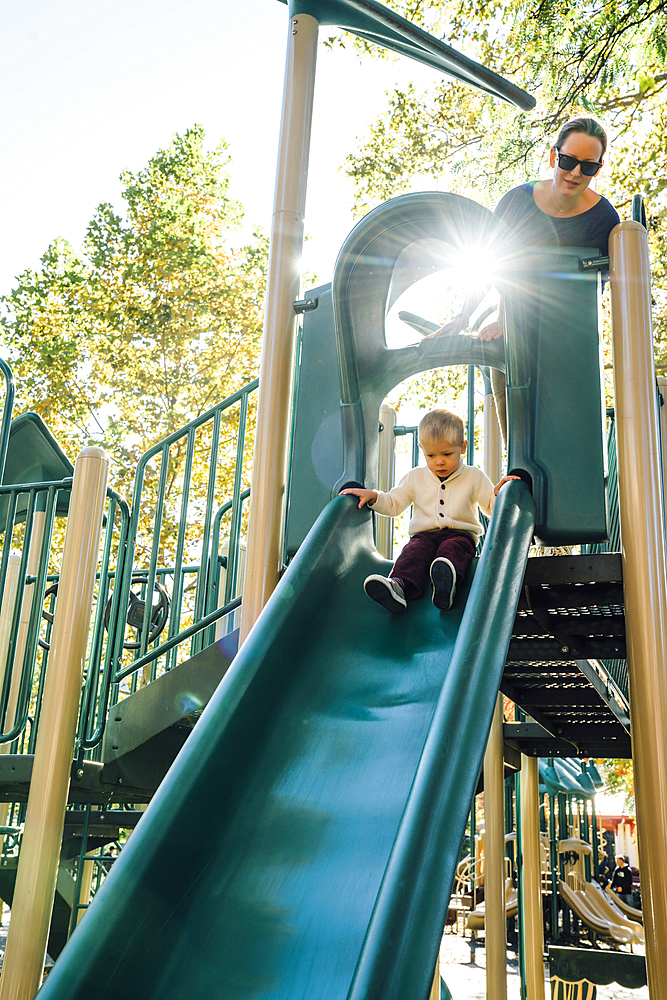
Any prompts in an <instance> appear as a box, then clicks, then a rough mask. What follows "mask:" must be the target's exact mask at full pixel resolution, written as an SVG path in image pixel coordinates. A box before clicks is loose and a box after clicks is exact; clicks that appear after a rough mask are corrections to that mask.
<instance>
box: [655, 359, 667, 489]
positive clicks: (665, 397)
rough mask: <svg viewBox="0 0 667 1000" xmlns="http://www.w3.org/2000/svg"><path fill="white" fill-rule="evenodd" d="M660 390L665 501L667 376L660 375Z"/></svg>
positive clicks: (658, 380) (666, 483)
mask: <svg viewBox="0 0 667 1000" xmlns="http://www.w3.org/2000/svg"><path fill="white" fill-rule="evenodd" d="M657 382H658V392H659V393H660V395H661V396H662V405H661V407H660V437H661V439H662V482H663V503H664V493H665V488H667V378H665V376H664V375H658V378H657Z"/></svg>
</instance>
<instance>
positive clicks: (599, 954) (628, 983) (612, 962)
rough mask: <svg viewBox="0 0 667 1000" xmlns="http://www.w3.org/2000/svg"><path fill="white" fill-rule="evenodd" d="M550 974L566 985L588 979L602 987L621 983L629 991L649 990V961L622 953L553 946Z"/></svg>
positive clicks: (551, 947) (550, 953) (551, 946)
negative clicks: (647, 978)
mask: <svg viewBox="0 0 667 1000" xmlns="http://www.w3.org/2000/svg"><path fill="white" fill-rule="evenodd" d="M549 973H550V975H552V976H558V978H559V979H562V980H563V981H564V982H566V983H578V982H581V980H582V979H588V981H589V982H590V983H595V984H597V985H598V986H608V985H609V984H610V983H618V985H619V986H622V987H624V988H625V989H626V990H638V989H640V988H641V987H642V986H646V959H645V958H644V956H643V955H629V954H628V953H627V952H620V951H616V952H614V951H595V950H593V949H592V948H559V947H557V946H555V945H550V946H549Z"/></svg>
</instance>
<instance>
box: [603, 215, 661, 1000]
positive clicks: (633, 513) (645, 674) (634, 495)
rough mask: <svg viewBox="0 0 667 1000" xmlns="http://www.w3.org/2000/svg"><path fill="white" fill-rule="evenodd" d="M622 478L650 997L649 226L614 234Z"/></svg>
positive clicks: (653, 735) (656, 871)
mask: <svg viewBox="0 0 667 1000" xmlns="http://www.w3.org/2000/svg"><path fill="white" fill-rule="evenodd" d="M609 256H610V259H611V282H610V285H611V305H612V334H613V345H614V385H615V409H616V434H617V445H618V484H619V508H620V518H621V548H622V556H623V591H624V595H625V632H626V641H627V649H628V673H629V677H630V720H631V725H632V757H633V764H634V775H635V795H636V805H637V838H638V848H639V869H640V871H641V878H642V904H643V912H644V927H645V933H646V964H647V970H648V987H649V995H650V997H651V1000H658V998H659V997H662V996H663V995H664V991H665V983H666V982H667V744H666V742H665V740H666V734H667V670H666V669H665V656H666V651H667V583H666V580H667V577H666V573H665V539H664V530H663V517H662V509H661V490H660V471H661V468H660V453H659V450H658V422H657V415H656V405H655V375H654V356H653V334H652V326H651V284H650V264H649V253H648V237H647V234H646V230H645V229H644V227H643V226H641V225H640V224H639V223H638V222H630V221H627V222H621V223H620V224H619V225H618V226H616V228H615V229H614V230H613V231H612V234H611V236H610V238H609Z"/></svg>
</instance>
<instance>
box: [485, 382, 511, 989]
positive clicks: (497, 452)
mask: <svg viewBox="0 0 667 1000" xmlns="http://www.w3.org/2000/svg"><path fill="white" fill-rule="evenodd" d="M500 458H501V442H500V426H499V424H498V418H497V416H496V403H495V399H494V398H493V393H492V392H489V393H487V394H486V395H485V397H484V471H485V472H486V474H487V476H488V477H489V479H491V480H492V481H493V482H494V483H497V482H498V481H499V480H500V478H501V476H500ZM504 780H505V768H504V763H503V696H502V695H501V694H499V695H498V700H497V702H496V708H495V711H494V714H493V722H492V723H491V731H490V733H489V741H488V743H487V746H486V753H485V755H484V939H485V942H486V995H487V998H488V1000H507V923H506V919H505V788H504Z"/></svg>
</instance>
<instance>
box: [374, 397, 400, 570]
mask: <svg viewBox="0 0 667 1000" xmlns="http://www.w3.org/2000/svg"><path fill="white" fill-rule="evenodd" d="M380 424H381V425H382V430H381V431H380V441H379V449H378V489H379V490H382V491H383V493H386V492H387V490H390V489H391V488H392V486H393V485H394V476H395V464H396V463H395V456H396V449H395V446H394V442H395V440H396V439H395V437H394V427H395V426H396V411H395V410H393V409H392V408H391V406H387V405H386V404H384V403H383V404H382V406H381V407H380ZM393 540H394V521H393V518H391V517H381V516H377V515H376V519H375V547H376V548H377V550H378V552H379V553H380V554H381V555H383V556H384V557H385V559H391V557H392V555H393V552H394V541H393Z"/></svg>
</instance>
